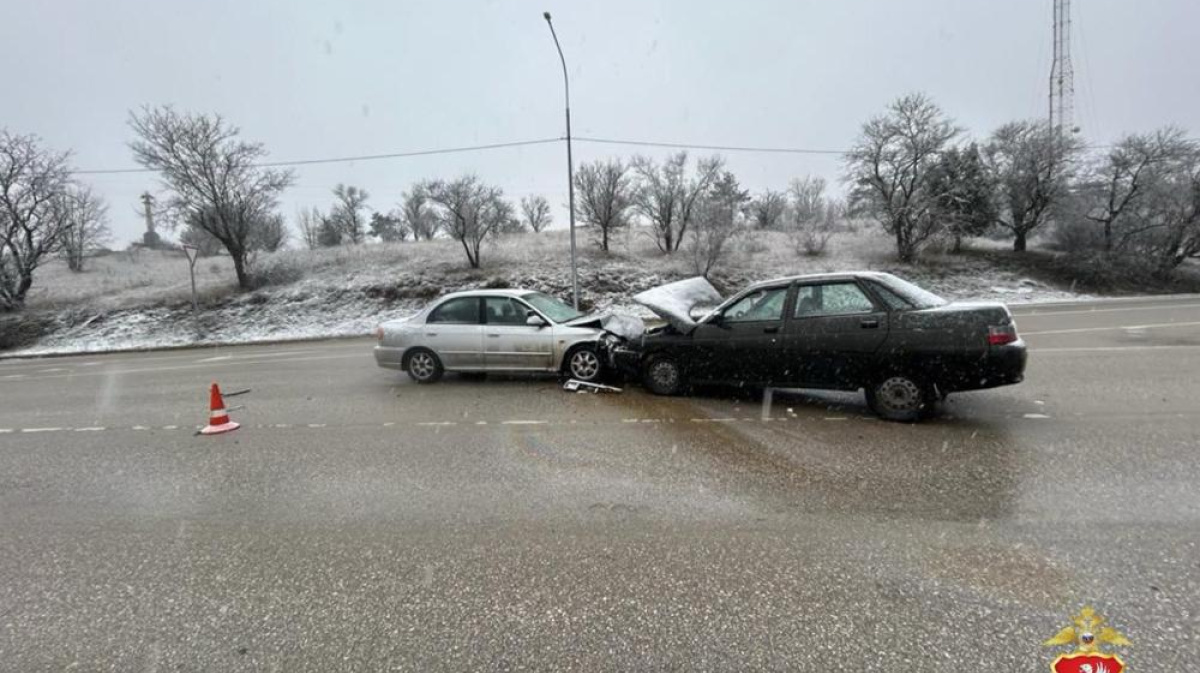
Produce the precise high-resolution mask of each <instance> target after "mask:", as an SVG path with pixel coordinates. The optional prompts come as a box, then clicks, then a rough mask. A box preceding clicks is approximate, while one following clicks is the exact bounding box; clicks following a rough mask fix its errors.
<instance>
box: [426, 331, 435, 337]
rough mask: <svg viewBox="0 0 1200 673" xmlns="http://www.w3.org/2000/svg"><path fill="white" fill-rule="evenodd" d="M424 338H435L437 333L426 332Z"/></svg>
mask: <svg viewBox="0 0 1200 673" xmlns="http://www.w3.org/2000/svg"><path fill="white" fill-rule="evenodd" d="M425 336H429V337H435V336H437V332H426V333H425Z"/></svg>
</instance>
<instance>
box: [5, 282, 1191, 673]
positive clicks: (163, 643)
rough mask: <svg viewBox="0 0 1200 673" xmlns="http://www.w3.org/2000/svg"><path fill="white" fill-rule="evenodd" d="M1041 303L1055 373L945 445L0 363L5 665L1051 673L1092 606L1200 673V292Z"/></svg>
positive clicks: (716, 405)
mask: <svg viewBox="0 0 1200 673" xmlns="http://www.w3.org/2000/svg"><path fill="white" fill-rule="evenodd" d="M1015 313H1016V314H1017V319H1018V323H1019V325H1020V328H1021V330H1022V333H1023V335H1024V336H1025V338H1026V341H1027V342H1028V343H1029V344H1030V347H1031V360H1030V366H1029V372H1028V374H1029V376H1028V380H1027V381H1026V382H1025V383H1023V384H1021V385H1019V386H1015V387H1009V388H1002V389H998V390H993V391H986V392H979V393H969V394H961V395H955V396H952V397H951V398H950V399H949V400H948V401H947V403H946V404H945V406H944V408H943V410H942V412H941V414H940V415H939V416H938V417H937V418H935V419H933V420H932V421H930V422H927V423H923V424H919V425H901V424H893V423H884V422H881V421H878V420H875V419H873V418H872V417H871V416H870V415H869V414H868V412H867V411H866V409H865V407H864V404H863V402H862V399H861V396H860V395H844V394H832V393H802V392H796V391H775V392H774V393H773V395H772V399H771V403H770V405H767V406H764V404H763V401H762V399H761V398H754V397H749V396H743V395H738V394H737V393H736V392H731V391H722V390H719V389H718V390H705V391H701V392H700V393H698V394H697V395H695V396H693V397H689V398H671V399H665V398H656V397H652V396H649V395H646V394H644V393H643V392H642V391H640V390H637V389H635V388H630V389H627V390H626V392H624V393H623V394H621V395H589V394H569V393H565V392H562V391H561V390H559V388H558V386H557V384H556V382H555V381H554V380H548V379H544V378H524V377H497V376H493V377H489V378H488V379H486V380H478V379H465V378H460V377H453V376H451V377H448V378H447V380H446V381H444V382H443V383H440V384H437V385H434V386H420V387H418V386H415V385H413V384H411V383H410V382H409V381H408V380H407V378H406V377H404V376H403V375H397V373H395V372H389V371H384V370H380V369H378V368H376V367H375V366H374V364H373V362H372V360H371V358H370V355H369V352H368V351H369V348H370V345H371V344H370V342H367V341H338V342H323V343H298V344H285V345H278V346H259V347H241V348H221V349H206V350H191V351H176V352H159V353H145V354H127V355H111V356H81V357H72V358H56V359H46V360H36V361H3V362H0V662H2V663H0V669H4V670H21V671H35V670H81V671H91V670H114V671H131V670H132V671H166V670H197V671H198V670H247V671H249V670H262V671H296V670H313V671H333V670H418V671H426V670H464V669H466V670H480V669H484V670H516V669H540V670H630V669H638V670H640V669H647V670H682V669H687V670H734V669H736V670H824V671H839V670H845V671H861V670H881V671H883V670H888V671H890V670H919V671H961V670H976V669H978V670H1003V671H1015V670H1024V671H1028V670H1045V669H1044V668H1043V667H1045V666H1047V664H1048V663H1049V661H1051V660H1052V658H1053V653H1054V650H1052V649H1050V648H1042V647H1041V645H1040V643H1041V642H1042V641H1043V640H1045V639H1046V638H1048V637H1050V636H1051V635H1053V634H1054V633H1056V632H1057V631H1058V629H1059V628H1060V627H1061V626H1063V625H1065V623H1066V622H1067V618H1068V615H1069V614H1071V613H1074V612H1075V611H1076V610H1078V608H1079V607H1080V606H1082V605H1083V604H1085V603H1092V604H1094V605H1095V606H1096V607H1097V608H1098V609H1099V611H1100V612H1101V613H1103V614H1105V615H1107V616H1108V617H1109V618H1110V620H1111V622H1112V624H1113V625H1115V626H1117V627H1118V628H1119V629H1120V630H1121V631H1123V632H1124V633H1125V634H1126V635H1128V636H1129V637H1130V639H1131V640H1132V641H1133V642H1134V646H1133V647H1131V648H1127V651H1125V652H1123V653H1122V656H1123V658H1124V659H1125V661H1126V663H1127V664H1129V665H1130V667H1131V668H1132V669H1133V670H1159V671H1174V670H1180V671H1182V670H1187V666H1188V663H1187V662H1189V661H1194V660H1195V658H1196V657H1197V656H1200V645H1198V643H1197V640H1196V637H1197V636H1196V633H1197V617H1196V615H1197V614H1198V610H1200V553H1198V549H1197V541H1198V540H1200V487H1198V484H1200V468H1198V467H1197V453H1198V451H1200V403H1198V402H1197V400H1198V399H1200V299H1197V298H1182V299H1171V300H1168V299H1160V300H1152V301H1122V302H1101V303H1094V304H1083V305H1055V306H1039V307H1036V308H1033V307H1030V308H1021V309H1016V310H1015ZM214 379H215V380H217V381H219V382H221V384H222V386H223V387H224V388H225V389H226V390H235V389H239V388H246V387H249V388H252V392H250V393H249V394H247V395H245V396H239V397H236V398H230V399H229V400H228V402H229V403H230V404H244V405H245V407H246V408H245V409H243V410H240V411H235V412H234V416H235V418H236V419H237V420H239V421H241V422H242V423H244V424H245V425H244V427H243V429H241V430H239V431H237V432H235V433H233V434H230V435H224V436H220V437H211V438H203V437H195V436H193V432H194V430H195V427H196V425H197V424H198V423H202V422H203V420H204V418H205V414H206V407H205V404H206V386H207V384H208V383H209V382H210V381H212V380H214Z"/></svg>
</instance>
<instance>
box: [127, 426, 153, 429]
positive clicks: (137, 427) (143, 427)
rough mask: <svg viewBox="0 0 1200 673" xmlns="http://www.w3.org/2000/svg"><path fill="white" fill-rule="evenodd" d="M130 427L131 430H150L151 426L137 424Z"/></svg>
mask: <svg viewBox="0 0 1200 673" xmlns="http://www.w3.org/2000/svg"><path fill="white" fill-rule="evenodd" d="M129 429H130V430H149V429H150V428H148V427H146V426H144V425H135V426H133V427H131V428H129Z"/></svg>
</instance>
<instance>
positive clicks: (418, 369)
mask: <svg viewBox="0 0 1200 673" xmlns="http://www.w3.org/2000/svg"><path fill="white" fill-rule="evenodd" d="M405 370H406V371H408V376H409V377H410V378H412V380H414V381H416V382H417V383H434V382H436V381H437V380H438V379H440V378H442V372H443V371H444V370H443V369H442V362H441V360H438V356H437V355H434V353H433V351H428V350H425V349H421V350H418V351H415V352H414V353H413V354H412V355H409V356H408V365H407V366H406V367H405Z"/></svg>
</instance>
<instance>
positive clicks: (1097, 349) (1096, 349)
mask: <svg viewBox="0 0 1200 673" xmlns="http://www.w3.org/2000/svg"><path fill="white" fill-rule="evenodd" d="M1198 348H1200V344H1196V345H1194V346H1186V345H1177V346H1079V347H1076V348H1070V347H1066V348H1030V349H1029V350H1030V351H1031V352H1034V353H1106V352H1121V351H1180V350H1196V349H1198Z"/></svg>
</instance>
